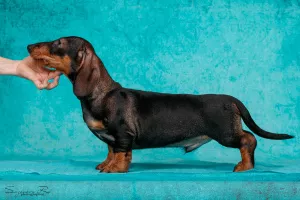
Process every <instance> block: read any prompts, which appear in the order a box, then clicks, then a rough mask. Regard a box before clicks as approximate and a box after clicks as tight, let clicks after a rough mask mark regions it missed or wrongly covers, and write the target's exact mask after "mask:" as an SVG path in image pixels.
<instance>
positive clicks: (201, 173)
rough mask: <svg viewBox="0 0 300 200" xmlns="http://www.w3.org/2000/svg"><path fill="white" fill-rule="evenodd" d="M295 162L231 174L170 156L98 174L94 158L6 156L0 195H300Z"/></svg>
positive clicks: (228, 166) (0, 168) (227, 166)
mask: <svg viewBox="0 0 300 200" xmlns="http://www.w3.org/2000/svg"><path fill="white" fill-rule="evenodd" d="M299 163H300V162H299V161H296V160H293V161H285V162H275V161H274V163H259V162H258V163H257V164H256V167H255V169H253V170H250V171H248V172H243V173H233V172H232V169H233V167H234V165H235V164H234V163H215V162H205V161H195V160H170V161H160V162H151V163H133V164H132V165H131V168H130V172H129V173H127V174H102V173H99V172H98V171H97V170H95V169H94V167H95V166H96V165H97V164H98V162H96V161H75V160H66V161H54V160H53V161H49V160H48V161H45V160H39V161H8V160H7V161H0V179H1V181H0V185H1V187H2V188H3V189H4V191H3V192H2V193H1V195H0V197H1V199H10V198H11V199H37V198H38V199H71V198H72V199H83V198H84V199H300V182H299V181H300V167H299ZM40 186H43V187H40ZM41 188H42V189H41ZM45 188H46V189H45ZM24 191H25V192H27V193H24ZM38 191H39V192H38ZM22 192H23V193H22ZM30 194H32V195H31V196H30Z"/></svg>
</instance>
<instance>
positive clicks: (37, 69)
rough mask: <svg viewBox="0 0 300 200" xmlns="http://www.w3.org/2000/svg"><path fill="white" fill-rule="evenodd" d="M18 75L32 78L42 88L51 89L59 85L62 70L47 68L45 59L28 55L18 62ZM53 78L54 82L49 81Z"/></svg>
mask: <svg viewBox="0 0 300 200" xmlns="http://www.w3.org/2000/svg"><path fill="white" fill-rule="evenodd" d="M16 75H17V76H20V77H23V78H26V79H28V80H31V81H32V82H33V83H34V84H35V86H36V87H37V88H38V89H40V90H41V89H48V90H51V89H53V88H55V87H56V86H57V85H58V81H59V78H60V75H61V72H59V71H51V70H49V69H46V68H45V63H44V61H42V60H35V59H33V58H32V57H30V56H28V57H26V58H24V59H23V60H20V61H17V62H16ZM51 79H53V82H52V83H50V82H49V80H51Z"/></svg>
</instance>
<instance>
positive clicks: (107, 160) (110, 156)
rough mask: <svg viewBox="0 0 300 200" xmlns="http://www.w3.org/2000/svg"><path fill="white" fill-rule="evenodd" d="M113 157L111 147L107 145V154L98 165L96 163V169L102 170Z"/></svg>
mask: <svg viewBox="0 0 300 200" xmlns="http://www.w3.org/2000/svg"><path fill="white" fill-rule="evenodd" d="M113 159H114V152H113V148H112V147H111V146H109V145H108V154H107V157H106V159H105V160H104V161H103V162H102V163H100V164H99V165H97V167H96V169H97V170H103V169H104V168H105V167H106V166H107V165H109V163H110V162H111V161H112V160H113Z"/></svg>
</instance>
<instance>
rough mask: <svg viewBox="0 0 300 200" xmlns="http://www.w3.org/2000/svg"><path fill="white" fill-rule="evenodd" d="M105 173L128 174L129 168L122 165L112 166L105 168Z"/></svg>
mask: <svg viewBox="0 0 300 200" xmlns="http://www.w3.org/2000/svg"><path fill="white" fill-rule="evenodd" d="M101 172H103V173H126V172H128V167H122V166H120V165H116V164H111V165H108V166H106V167H104V168H103V170H102V171H101Z"/></svg>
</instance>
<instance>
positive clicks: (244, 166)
mask: <svg viewBox="0 0 300 200" xmlns="http://www.w3.org/2000/svg"><path fill="white" fill-rule="evenodd" d="M244 134H245V135H244V136H243V137H242V138H241V147H240V152H241V157H242V161H241V162H239V163H238V164H237V165H236V166H235V168H234V172H240V171H246V170H249V169H252V168H253V167H254V150H255V148H256V144H257V142H256V139H255V137H254V136H253V135H252V134H251V133H250V132H246V131H244Z"/></svg>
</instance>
